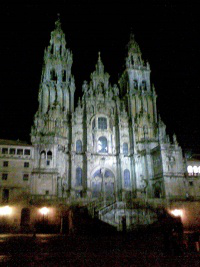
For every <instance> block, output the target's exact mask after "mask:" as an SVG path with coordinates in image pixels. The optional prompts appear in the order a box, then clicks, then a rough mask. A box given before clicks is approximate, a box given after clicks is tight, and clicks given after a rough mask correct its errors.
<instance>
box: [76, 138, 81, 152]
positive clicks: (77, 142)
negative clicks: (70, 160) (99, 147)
mask: <svg viewBox="0 0 200 267" xmlns="http://www.w3.org/2000/svg"><path fill="white" fill-rule="evenodd" d="M76 152H77V153H81V152H82V142H81V140H77V141H76Z"/></svg>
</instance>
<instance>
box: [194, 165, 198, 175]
mask: <svg viewBox="0 0 200 267" xmlns="http://www.w3.org/2000/svg"><path fill="white" fill-rule="evenodd" d="M193 172H194V175H198V167H197V166H194V167H193Z"/></svg>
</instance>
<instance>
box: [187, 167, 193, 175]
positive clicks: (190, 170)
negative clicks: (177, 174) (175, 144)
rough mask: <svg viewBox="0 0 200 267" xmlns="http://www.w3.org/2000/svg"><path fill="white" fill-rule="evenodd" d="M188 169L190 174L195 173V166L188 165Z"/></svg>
mask: <svg viewBox="0 0 200 267" xmlns="http://www.w3.org/2000/svg"><path fill="white" fill-rule="evenodd" d="M187 171H188V173H189V175H193V167H192V166H188V167H187Z"/></svg>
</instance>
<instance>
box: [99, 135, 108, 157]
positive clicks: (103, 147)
mask: <svg viewBox="0 0 200 267" xmlns="http://www.w3.org/2000/svg"><path fill="white" fill-rule="evenodd" d="M98 152H101V153H107V152H108V142H107V139H106V138H105V137H104V136H101V137H100V138H99V140H98Z"/></svg>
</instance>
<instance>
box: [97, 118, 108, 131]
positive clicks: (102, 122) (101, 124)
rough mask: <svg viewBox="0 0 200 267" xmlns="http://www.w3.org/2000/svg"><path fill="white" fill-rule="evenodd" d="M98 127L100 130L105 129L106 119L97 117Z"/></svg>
mask: <svg viewBox="0 0 200 267" xmlns="http://www.w3.org/2000/svg"><path fill="white" fill-rule="evenodd" d="M98 128H99V129H101V130H106V129H107V119H106V118H103V117H100V118H98Z"/></svg>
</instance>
